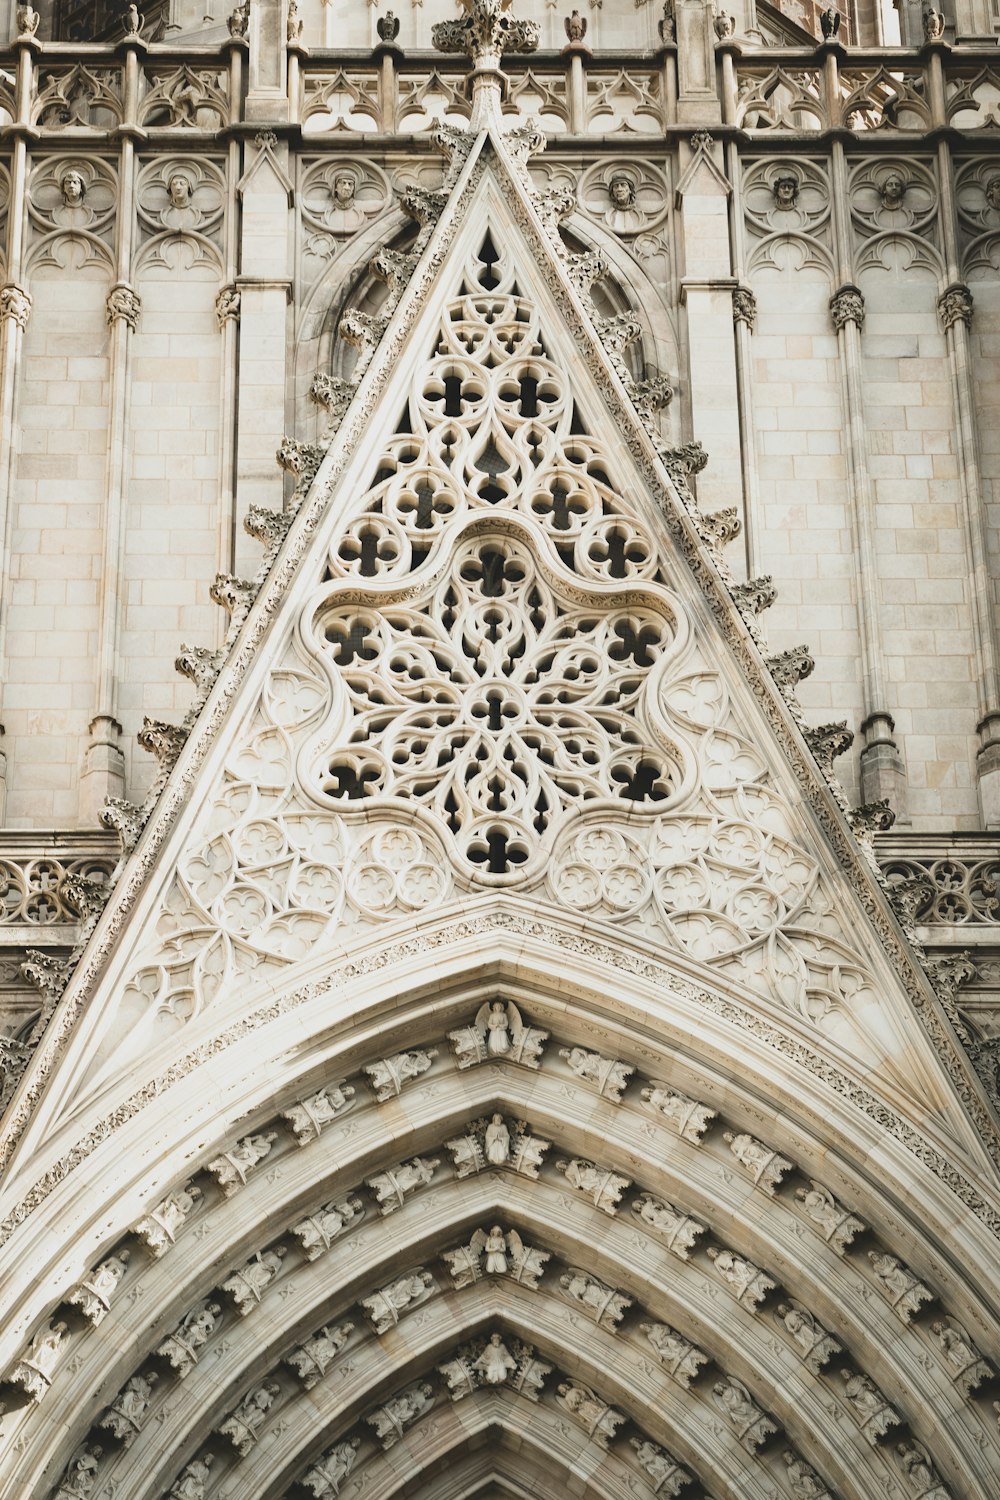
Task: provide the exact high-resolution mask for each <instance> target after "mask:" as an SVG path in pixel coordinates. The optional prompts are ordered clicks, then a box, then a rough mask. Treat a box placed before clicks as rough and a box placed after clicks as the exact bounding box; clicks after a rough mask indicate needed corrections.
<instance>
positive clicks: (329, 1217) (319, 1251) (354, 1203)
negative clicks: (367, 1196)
mask: <svg viewBox="0 0 1000 1500" xmlns="http://www.w3.org/2000/svg"><path fill="white" fill-rule="evenodd" d="M364 1211H365V1206H364V1204H363V1203H362V1201H361V1199H360V1198H357V1197H349V1198H338V1199H336V1200H335V1201H334V1202H333V1203H326V1204H324V1205H323V1207H322V1208H320V1209H317V1211H316V1213H315V1214H311V1215H310V1217H309V1218H308V1219H303V1220H302V1221H301V1223H299V1224H293V1225H292V1234H294V1235H295V1237H296V1239H297V1240H298V1241H299V1244H300V1245H301V1246H302V1254H303V1255H304V1256H305V1258H306V1260H318V1259H319V1257H320V1256H321V1255H325V1254H326V1252H327V1250H329V1248H330V1246H331V1245H332V1244H333V1242H334V1240H335V1239H337V1237H338V1236H339V1235H341V1234H343V1232H344V1230H345V1229H346V1228H347V1226H348V1225H349V1224H353V1223H354V1221H355V1220H357V1219H360V1218H361V1217H362V1216H363V1215H364Z"/></svg>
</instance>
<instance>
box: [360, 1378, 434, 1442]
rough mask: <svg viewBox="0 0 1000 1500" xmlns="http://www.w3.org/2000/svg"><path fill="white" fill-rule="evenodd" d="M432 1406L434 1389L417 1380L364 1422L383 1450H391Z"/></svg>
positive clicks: (377, 1409) (424, 1381)
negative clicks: (372, 1431)
mask: <svg viewBox="0 0 1000 1500" xmlns="http://www.w3.org/2000/svg"><path fill="white" fill-rule="evenodd" d="M433 1404H434V1387H433V1386H432V1385H428V1383H427V1381H426V1380H418V1381H417V1382H416V1383H415V1384H414V1385H411V1386H407V1387H406V1389H405V1390H402V1391H399V1392H398V1393H397V1394H396V1395H395V1396H393V1397H391V1398H390V1399H389V1400H388V1401H387V1402H386V1403H385V1405H384V1406H379V1407H377V1408H376V1409H375V1411H373V1412H372V1413H371V1414H370V1415H369V1416H367V1417H365V1421H366V1422H367V1423H368V1425H369V1427H371V1428H372V1429H373V1430H374V1433H375V1436H376V1438H377V1439H378V1441H379V1442H380V1443H381V1444H382V1447H383V1449H388V1448H392V1447H394V1446H395V1445H396V1443H398V1442H399V1440H400V1438H401V1437H402V1436H403V1433H404V1432H405V1431H406V1429H407V1428H408V1427H412V1426H413V1424H414V1422H417V1421H419V1420H420V1418H421V1417H422V1416H423V1415H424V1413H425V1412H427V1411H430V1409H431V1407H432V1406H433Z"/></svg>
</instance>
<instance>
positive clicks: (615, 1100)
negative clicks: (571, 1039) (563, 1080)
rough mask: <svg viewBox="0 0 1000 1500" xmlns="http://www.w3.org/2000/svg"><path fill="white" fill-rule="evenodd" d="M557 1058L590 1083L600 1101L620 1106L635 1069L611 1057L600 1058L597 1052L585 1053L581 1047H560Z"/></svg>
mask: <svg viewBox="0 0 1000 1500" xmlns="http://www.w3.org/2000/svg"><path fill="white" fill-rule="evenodd" d="M559 1056H560V1057H561V1058H562V1059H563V1060H564V1061H565V1062H567V1063H568V1064H569V1066H570V1068H571V1069H572V1070H573V1072H574V1073H575V1074H576V1075H577V1077H578V1078H582V1079H583V1080H584V1081H585V1082H586V1083H592V1084H593V1085H594V1088H595V1089H596V1090H597V1092H598V1093H599V1094H600V1096H601V1098H602V1099H610V1101H611V1103H612V1104H620V1103H621V1101H622V1094H623V1093H624V1092H625V1090H626V1088H627V1087H628V1081H629V1079H630V1078H631V1077H632V1074H633V1073H634V1072H635V1068H633V1067H631V1066H630V1064H628V1063H623V1062H616V1061H615V1059H614V1058H613V1057H602V1056H601V1054H600V1053H599V1052H587V1051H585V1049H584V1048H583V1047H560V1049H559Z"/></svg>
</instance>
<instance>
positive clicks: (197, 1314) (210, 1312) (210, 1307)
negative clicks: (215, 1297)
mask: <svg viewBox="0 0 1000 1500" xmlns="http://www.w3.org/2000/svg"><path fill="white" fill-rule="evenodd" d="M221 1314H222V1306H221V1304H220V1303H218V1302H212V1301H207V1300H206V1301H204V1302H199V1303H197V1305H196V1306H195V1307H192V1309H191V1311H190V1312H189V1313H187V1314H186V1315H185V1316H184V1318H182V1320H181V1322H180V1323H179V1324H178V1326H177V1327H176V1328H175V1329H174V1331H173V1333H172V1334H170V1336H169V1338H165V1339H164V1340H163V1343H162V1344H161V1345H160V1346H159V1348H158V1349H157V1351H156V1352H157V1354H158V1355H159V1356H160V1358H161V1359H165V1360H166V1361H167V1363H168V1364H169V1365H170V1368H171V1369H172V1370H173V1372H174V1374H175V1375H177V1377H178V1378H179V1379H180V1380H183V1379H184V1377H185V1376H186V1375H190V1373H191V1371H192V1370H193V1369H194V1367H195V1365H196V1364H197V1363H198V1350H199V1349H202V1348H204V1346H205V1345H206V1344H207V1343H208V1341H209V1339H210V1338H211V1337H212V1334H213V1333H214V1332H215V1330H216V1328H217V1326H218V1323H219V1318H220V1316H221Z"/></svg>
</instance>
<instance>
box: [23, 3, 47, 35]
mask: <svg viewBox="0 0 1000 1500" xmlns="http://www.w3.org/2000/svg"><path fill="white" fill-rule="evenodd" d="M41 19H42V18H41V16H40V15H39V13H38V11H37V10H33V9H32V7H31V6H30V5H19V6H18V7H17V34H18V36H34V34H35V32H36V31H37V30H38V23H39V21H40V20H41Z"/></svg>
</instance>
